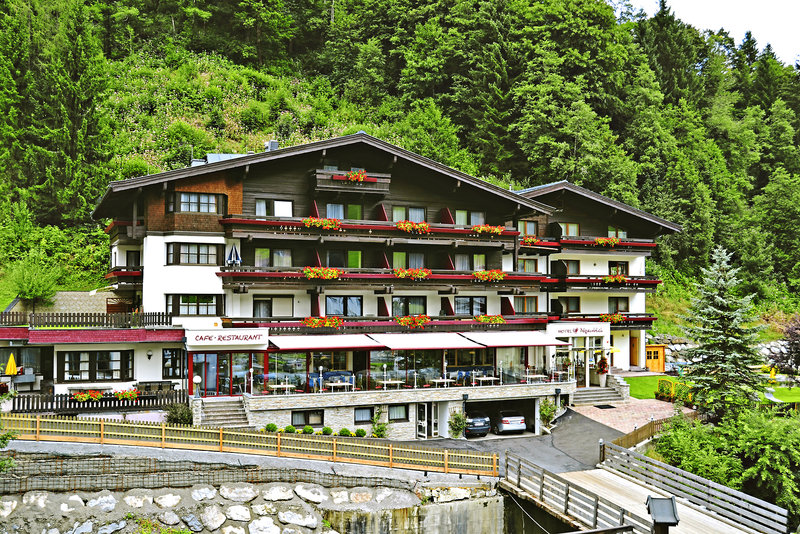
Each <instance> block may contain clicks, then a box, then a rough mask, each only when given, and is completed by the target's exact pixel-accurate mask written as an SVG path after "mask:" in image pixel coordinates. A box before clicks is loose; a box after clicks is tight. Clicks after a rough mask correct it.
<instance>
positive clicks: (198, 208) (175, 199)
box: [166, 192, 225, 214]
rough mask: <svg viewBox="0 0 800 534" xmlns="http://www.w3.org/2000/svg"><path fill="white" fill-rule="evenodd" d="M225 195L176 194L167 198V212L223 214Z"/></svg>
mask: <svg viewBox="0 0 800 534" xmlns="http://www.w3.org/2000/svg"><path fill="white" fill-rule="evenodd" d="M224 199H225V197H224V196H223V195H215V194H213V193H182V192H175V193H172V194H170V195H169V196H168V197H167V206H166V207H167V212H185V213H216V214H218V213H222V205H223V204H224V203H225V201H224Z"/></svg>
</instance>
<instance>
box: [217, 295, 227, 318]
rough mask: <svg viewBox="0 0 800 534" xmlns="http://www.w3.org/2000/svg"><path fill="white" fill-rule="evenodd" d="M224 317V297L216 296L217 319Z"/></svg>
mask: <svg viewBox="0 0 800 534" xmlns="http://www.w3.org/2000/svg"><path fill="white" fill-rule="evenodd" d="M224 315H225V295H217V317H222V316H224Z"/></svg>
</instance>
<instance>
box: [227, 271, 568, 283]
mask: <svg viewBox="0 0 800 534" xmlns="http://www.w3.org/2000/svg"><path fill="white" fill-rule="evenodd" d="M217 276H219V277H221V278H305V275H304V274H303V273H301V272H289V273H282V272H246V271H217ZM370 278H371V279H387V280H398V278H397V277H395V276H394V274H392V273H341V274H340V275H339V278H338V280H357V279H360V280H364V279H370ZM425 280H476V278H475V277H474V276H472V275H471V274H431V275H428V276H427V277H426V278H424V279H423V280H420V281H421V282H424V281H425ZM509 280H511V281H529V282H530V281H539V282H558V281H559V280H558V279H557V278H547V277H546V276H543V275H537V276H530V275H506V277H505V278H503V280H501V281H500V282H505V281H509ZM480 283H483V282H480ZM491 283H497V282H491Z"/></svg>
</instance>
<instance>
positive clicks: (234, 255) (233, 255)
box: [225, 245, 242, 265]
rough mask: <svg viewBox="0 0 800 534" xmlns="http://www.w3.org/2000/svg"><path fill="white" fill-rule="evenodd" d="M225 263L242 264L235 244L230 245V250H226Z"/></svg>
mask: <svg viewBox="0 0 800 534" xmlns="http://www.w3.org/2000/svg"><path fill="white" fill-rule="evenodd" d="M225 263H227V264H228V265H241V264H242V257H241V256H240V255H239V251H238V250H237V249H236V245H231V250H230V252H228V259H227V260H225Z"/></svg>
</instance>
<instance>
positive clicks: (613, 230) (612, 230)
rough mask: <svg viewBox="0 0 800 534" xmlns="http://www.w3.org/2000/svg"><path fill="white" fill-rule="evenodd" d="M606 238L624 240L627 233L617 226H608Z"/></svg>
mask: <svg viewBox="0 0 800 534" xmlns="http://www.w3.org/2000/svg"><path fill="white" fill-rule="evenodd" d="M608 237H618V238H620V239H625V238H627V237H628V231H627V230H623V229H622V228H619V227H618V226H609V227H608Z"/></svg>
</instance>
